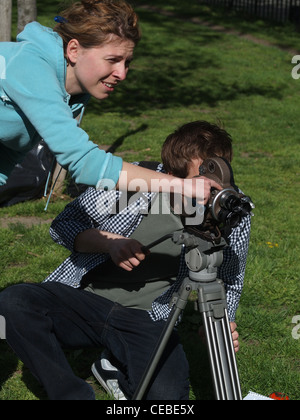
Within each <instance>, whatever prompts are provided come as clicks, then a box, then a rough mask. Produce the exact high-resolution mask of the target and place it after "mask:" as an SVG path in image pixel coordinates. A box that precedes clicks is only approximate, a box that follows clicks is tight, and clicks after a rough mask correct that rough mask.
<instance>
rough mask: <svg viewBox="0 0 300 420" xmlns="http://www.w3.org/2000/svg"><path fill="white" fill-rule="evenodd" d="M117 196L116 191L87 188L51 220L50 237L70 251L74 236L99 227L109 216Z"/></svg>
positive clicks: (72, 247) (72, 248) (73, 248)
mask: <svg viewBox="0 0 300 420" xmlns="http://www.w3.org/2000/svg"><path fill="white" fill-rule="evenodd" d="M118 198H119V192H117V191H110V192H104V191H101V192H100V191H96V190H95V189H93V188H89V189H88V190H87V191H86V192H85V193H84V194H82V195H81V196H80V197H79V198H77V199H76V200H74V201H73V202H72V203H70V204H68V205H67V206H66V208H65V210H64V211H63V212H62V213H61V214H60V215H59V216H58V217H57V218H56V219H55V220H54V221H53V223H52V225H51V228H50V235H51V237H52V239H53V240H54V241H55V242H57V243H58V244H59V245H62V246H64V247H66V248H67V249H68V250H69V251H71V252H76V250H75V246H74V243H75V239H76V237H77V236H78V235H79V234H80V233H82V232H84V231H87V230H89V229H101V226H102V225H103V224H104V222H105V221H106V220H107V219H108V218H109V217H110V215H111V213H112V208H113V206H114V205H115V203H116V201H117V200H118Z"/></svg>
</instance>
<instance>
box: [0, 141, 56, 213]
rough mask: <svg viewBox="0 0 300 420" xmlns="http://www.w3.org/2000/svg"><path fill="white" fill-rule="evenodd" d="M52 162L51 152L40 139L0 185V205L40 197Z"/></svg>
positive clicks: (52, 164)
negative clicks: (4, 183)
mask: <svg viewBox="0 0 300 420" xmlns="http://www.w3.org/2000/svg"><path fill="white" fill-rule="evenodd" d="M54 163H55V159H54V157H53V154H52V153H51V152H50V150H49V148H48V146H47V145H46V143H45V142H44V141H43V140H42V141H41V142H40V143H38V144H37V145H36V146H35V147H34V148H33V149H32V150H31V151H30V152H29V153H27V155H26V157H25V159H24V160H23V162H22V163H20V164H17V165H16V166H15V168H14V170H13V171H12V173H11V174H10V176H9V178H8V180H7V183H6V185H4V186H2V187H0V207H9V206H12V205H14V204H17V203H22V202H24V201H28V200H33V199H38V198H41V197H42V196H43V195H44V191H45V186H46V183H47V179H48V175H49V173H50V171H51V169H52V167H53V166H54Z"/></svg>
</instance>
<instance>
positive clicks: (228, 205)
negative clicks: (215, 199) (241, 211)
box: [220, 191, 241, 211]
mask: <svg viewBox="0 0 300 420" xmlns="http://www.w3.org/2000/svg"><path fill="white" fill-rule="evenodd" d="M240 205H241V200H240V198H239V197H237V196H236V195H234V194H232V192H230V191H225V192H224V194H222V196H221V198H220V207H222V208H224V209H227V210H229V211H234V210H235V209H236V208H237V207H239V206H240Z"/></svg>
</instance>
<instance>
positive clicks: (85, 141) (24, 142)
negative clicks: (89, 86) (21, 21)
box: [0, 22, 123, 188]
mask: <svg viewBox="0 0 300 420" xmlns="http://www.w3.org/2000/svg"><path fill="white" fill-rule="evenodd" d="M66 69H67V63H66V60H65V57H64V50H63V41H62V39H61V37H60V36H59V35H58V34H57V33H56V32H54V31H53V30H52V29H50V28H46V27H44V26H41V25H40V24H39V23H37V22H33V23H30V24H29V25H27V26H26V27H25V30H24V31H23V32H22V33H21V34H20V35H19V36H18V38H17V42H1V43H0V185H4V184H5V183H6V181H7V178H8V176H9V174H10V172H11V171H12V169H13V168H14V166H15V165H16V164H17V163H20V162H21V161H22V160H23V158H24V156H25V155H26V153H27V152H28V151H29V150H31V149H32V148H33V147H34V145H36V144H37V143H38V142H39V141H40V140H41V139H44V141H45V142H46V143H47V145H48V146H49V148H50V150H51V151H52V153H53V154H54V156H55V157H56V159H57V161H58V163H59V164H60V165H61V166H62V167H64V168H65V169H67V170H69V172H70V174H71V176H72V177H73V178H74V180H75V181H76V182H77V183H81V184H86V185H90V186H94V187H96V188H104V187H108V188H113V187H114V186H115V184H116V183H117V181H118V179H119V176H120V171H121V170H122V165H123V162H122V159H121V158H119V157H116V156H113V155H112V154H110V153H105V152H104V151H103V150H100V149H99V147H98V146H97V145H96V144H94V143H93V142H91V141H89V136H88V134H87V133H86V132H85V131H84V130H82V129H81V128H80V127H79V126H78V123H77V121H76V120H75V119H74V118H76V117H77V116H78V115H80V113H81V112H82V111H83V109H84V107H85V105H86V104H87V103H88V101H89V99H90V96H89V95H78V96H73V97H71V96H70V95H69V94H68V93H67V91H66V88H65V82H66Z"/></svg>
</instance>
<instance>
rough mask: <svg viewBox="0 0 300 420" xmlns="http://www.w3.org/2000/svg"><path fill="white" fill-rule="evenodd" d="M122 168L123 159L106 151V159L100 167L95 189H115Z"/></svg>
mask: <svg viewBox="0 0 300 420" xmlns="http://www.w3.org/2000/svg"><path fill="white" fill-rule="evenodd" d="M122 168H123V159H122V158H120V157H118V156H114V155H112V154H111V153H107V156H106V160H105V162H104V164H103V165H102V167H101V171H100V175H99V180H98V182H97V185H96V190H105V191H111V190H113V189H115V187H116V185H117V183H118V181H119V178H120V173H121V171H122Z"/></svg>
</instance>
